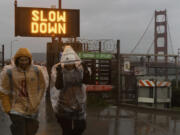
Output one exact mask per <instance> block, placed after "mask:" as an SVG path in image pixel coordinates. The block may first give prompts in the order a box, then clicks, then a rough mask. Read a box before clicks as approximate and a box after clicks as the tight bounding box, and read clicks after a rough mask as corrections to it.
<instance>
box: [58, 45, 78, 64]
mask: <svg viewBox="0 0 180 135" xmlns="http://www.w3.org/2000/svg"><path fill="white" fill-rule="evenodd" d="M60 62H61V63H62V64H64V65H68V64H77V63H81V59H80V58H79V56H78V55H77V54H76V53H75V51H74V50H73V49H72V47H71V46H69V45H68V46H65V48H64V51H63V53H62V56H61V60H60Z"/></svg>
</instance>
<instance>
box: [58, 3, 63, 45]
mask: <svg viewBox="0 0 180 135" xmlns="http://www.w3.org/2000/svg"><path fill="white" fill-rule="evenodd" d="M61 8H62V3H61V0H59V9H61ZM58 40H59V43H61V37H59V38H58Z"/></svg>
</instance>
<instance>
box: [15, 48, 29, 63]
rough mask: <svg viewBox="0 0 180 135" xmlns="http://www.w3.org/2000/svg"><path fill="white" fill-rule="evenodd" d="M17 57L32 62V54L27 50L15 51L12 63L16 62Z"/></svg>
mask: <svg viewBox="0 0 180 135" xmlns="http://www.w3.org/2000/svg"><path fill="white" fill-rule="evenodd" d="M19 57H28V58H29V59H30V61H31V62H32V54H31V53H30V51H29V50H28V49H27V48H19V49H18V50H17V52H16V54H15V55H14V63H16V60H17V59H18V58H19Z"/></svg>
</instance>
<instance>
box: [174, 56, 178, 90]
mask: <svg viewBox="0 0 180 135" xmlns="http://www.w3.org/2000/svg"><path fill="white" fill-rule="evenodd" d="M174 58H175V64H176V88H178V87H179V86H178V61H177V56H175V57H174Z"/></svg>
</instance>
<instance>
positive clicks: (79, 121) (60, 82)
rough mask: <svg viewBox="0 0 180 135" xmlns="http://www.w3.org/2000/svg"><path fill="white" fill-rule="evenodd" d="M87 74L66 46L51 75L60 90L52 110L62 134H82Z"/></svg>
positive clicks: (71, 50) (85, 69) (85, 68)
mask: <svg viewBox="0 0 180 135" xmlns="http://www.w3.org/2000/svg"><path fill="white" fill-rule="evenodd" d="M89 75H90V74H89V71H88V69H87V66H85V65H84V64H83V63H82V61H81V59H80V58H79V56H78V55H77V54H76V53H75V52H74V50H73V49H72V48H71V46H66V47H65V48H64V51H63V53H62V57H61V60H60V62H59V63H57V64H56V65H54V66H53V68H52V75H51V79H52V82H54V85H55V88H56V89H58V90H60V93H59V96H58V99H57V100H58V101H57V103H56V105H55V110H54V111H55V114H56V118H57V120H58V122H59V124H60V126H61V128H62V131H63V135H82V133H83V132H84V130H85V129H86V90H85V84H86V83H88V81H89Z"/></svg>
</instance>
